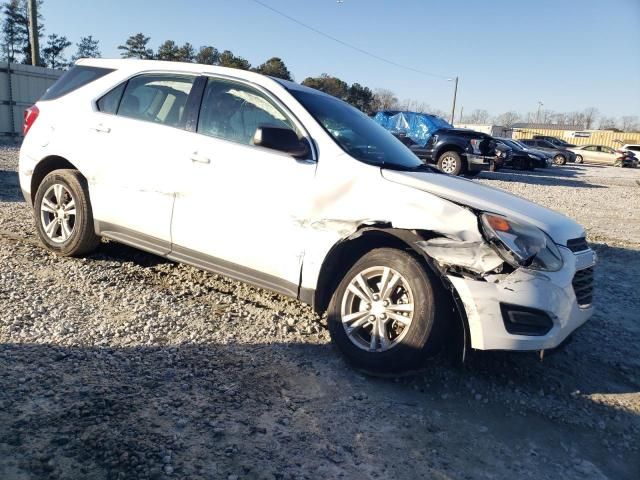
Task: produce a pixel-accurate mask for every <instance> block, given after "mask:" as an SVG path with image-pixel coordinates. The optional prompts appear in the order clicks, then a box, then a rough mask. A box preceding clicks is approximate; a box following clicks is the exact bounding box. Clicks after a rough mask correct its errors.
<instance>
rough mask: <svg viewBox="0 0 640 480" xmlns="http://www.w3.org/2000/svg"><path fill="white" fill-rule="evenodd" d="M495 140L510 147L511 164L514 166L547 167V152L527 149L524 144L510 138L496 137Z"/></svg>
mask: <svg viewBox="0 0 640 480" xmlns="http://www.w3.org/2000/svg"><path fill="white" fill-rule="evenodd" d="M496 140H497V141H498V142H501V143H503V144H505V145H507V146H508V147H510V148H511V149H512V152H511V165H513V166H514V167H515V168H523V169H525V168H526V166H528V167H530V168H547V166H548V163H547V157H548V155H547V154H544V153H542V152H532V151H529V150H528V149H527V148H526V147H525V146H524V145H522V144H521V143H518V142H516V141H515V140H513V139H511V138H496ZM507 166H509V164H507Z"/></svg>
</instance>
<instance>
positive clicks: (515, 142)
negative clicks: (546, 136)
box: [511, 140, 527, 150]
mask: <svg viewBox="0 0 640 480" xmlns="http://www.w3.org/2000/svg"><path fill="white" fill-rule="evenodd" d="M511 141H512V142H513V143H514V144H516V145H518V146H519V147H520V148H524V149H525V150H526V149H527V146H526V145H525V144H524V143H522V142H519V141H518V140H511Z"/></svg>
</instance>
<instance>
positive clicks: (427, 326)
mask: <svg viewBox="0 0 640 480" xmlns="http://www.w3.org/2000/svg"><path fill="white" fill-rule="evenodd" d="M448 305H449V302H448V297H447V296H446V293H445V292H444V291H443V290H442V288H441V287H440V286H439V285H438V284H437V280H435V279H433V278H432V276H431V274H430V272H427V271H426V270H425V269H424V268H423V266H422V265H421V264H420V263H419V261H418V260H417V259H416V258H414V257H413V256H412V255H410V254H408V253H406V252H404V251H401V250H396V249H392V248H380V249H376V250H372V251H371V252H369V253H367V254H365V255H364V256H363V257H362V258H360V260H358V261H357V262H356V263H355V265H354V266H353V267H352V268H351V269H350V270H349V271H348V272H347V274H346V275H345V276H344V278H343V279H342V281H341V282H340V284H339V285H338V288H337V289H336V291H335V292H334V294H333V297H332V298H331V302H330V303H329V309H328V323H329V332H330V334H331V338H332V340H333V342H334V343H335V345H336V346H337V347H338V349H339V350H340V351H341V352H342V354H343V355H344V356H345V357H346V358H347V360H349V361H350V362H351V363H353V364H354V365H356V366H357V367H360V368H363V369H365V370H367V371H371V372H401V371H406V370H410V369H415V368H418V367H420V366H421V365H422V363H423V362H424V360H425V358H426V357H427V356H428V355H430V354H433V353H436V352H437V351H438V350H439V348H440V347H441V345H442V342H443V334H444V332H445V330H446V325H448V324H449V322H448V318H447V317H448V315H449V312H450V308H448Z"/></svg>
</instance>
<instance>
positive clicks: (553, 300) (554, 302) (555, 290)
mask: <svg viewBox="0 0 640 480" xmlns="http://www.w3.org/2000/svg"><path fill="white" fill-rule="evenodd" d="M560 251H561V252H562V256H563V260H564V267H563V268H562V270H560V271H558V272H540V271H535V270H529V269H526V268H520V269H518V270H516V271H515V272H513V273H511V274H508V275H495V276H494V277H488V279H487V280H488V281H479V280H472V279H468V278H461V277H456V276H452V275H450V276H449V280H450V281H451V283H452V284H453V286H454V287H455V289H456V291H457V293H458V295H459V296H460V300H461V301H462V304H463V305H464V308H465V311H466V314H467V320H468V324H469V334H470V337H471V347H472V348H475V349H478V350H545V349H550V348H554V347H557V346H558V345H560V343H562V342H563V341H564V340H565V339H566V338H567V337H568V336H569V334H570V333H571V332H573V331H574V330H575V329H576V328H578V327H579V326H581V325H582V324H583V323H585V322H586V321H587V320H588V319H589V317H591V315H592V314H593V307H592V306H591V305H587V306H580V305H578V301H577V299H576V293H575V291H574V287H573V280H574V276H575V274H576V272H577V271H579V270H585V269H587V268H590V267H592V266H593V265H594V264H595V258H596V257H595V253H594V252H593V251H592V250H585V251H584V252H580V253H577V254H574V253H573V252H572V251H571V250H569V249H568V248H565V247H560ZM501 305H517V306H520V307H525V308H530V309H534V310H538V311H543V312H545V313H546V314H547V315H548V316H549V317H550V318H551V320H552V322H553V326H552V327H551V330H549V331H548V333H546V334H545V335H540V336H532V335H515V334H510V333H509V332H507V329H506V327H505V322H504V319H503V312H502V309H501Z"/></svg>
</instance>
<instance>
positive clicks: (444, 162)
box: [438, 150, 467, 175]
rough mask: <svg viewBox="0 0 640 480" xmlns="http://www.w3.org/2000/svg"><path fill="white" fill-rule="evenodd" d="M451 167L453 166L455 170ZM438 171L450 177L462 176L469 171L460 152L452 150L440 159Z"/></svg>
mask: <svg viewBox="0 0 640 480" xmlns="http://www.w3.org/2000/svg"><path fill="white" fill-rule="evenodd" d="M449 165H453V168H451V167H450V166H449ZM438 169H439V170H440V171H441V172H444V173H446V174H449V175H460V174H461V173H465V172H466V171H467V165H466V162H465V160H464V159H463V158H462V157H461V156H460V154H459V153H458V152H455V151H453V150H450V151H448V152H444V153H443V154H442V155H440V156H439V157H438Z"/></svg>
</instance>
